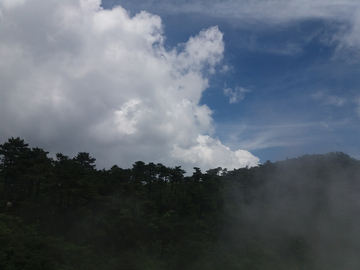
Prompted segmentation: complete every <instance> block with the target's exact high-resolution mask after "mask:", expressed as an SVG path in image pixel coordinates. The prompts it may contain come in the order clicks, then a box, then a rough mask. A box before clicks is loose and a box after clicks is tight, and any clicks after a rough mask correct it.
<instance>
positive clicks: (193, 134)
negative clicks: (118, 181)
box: [0, 0, 258, 170]
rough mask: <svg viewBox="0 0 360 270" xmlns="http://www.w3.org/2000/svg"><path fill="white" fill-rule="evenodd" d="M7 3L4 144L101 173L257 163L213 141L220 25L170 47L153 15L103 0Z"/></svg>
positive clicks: (1, 43)
mask: <svg viewBox="0 0 360 270" xmlns="http://www.w3.org/2000/svg"><path fill="white" fill-rule="evenodd" d="M0 3H1V4H0V11H1V23H0V81H1V83H2V90H1V93H0V115H1V127H0V134H1V139H2V140H3V141H5V140H6V139H7V138H8V137H10V136H21V137H24V138H25V139H27V140H29V141H30V143H31V144H36V145H34V146H39V147H44V148H46V150H50V151H52V152H54V153H55V152H63V153H64V154H68V155H75V154H76V152H78V151H88V152H90V153H91V154H92V155H93V156H94V157H96V158H97V160H98V164H99V165H100V166H111V165H113V164H118V165H120V166H125V167H126V166H131V165H132V163H133V162H135V161H137V160H143V161H146V162H147V161H153V162H163V163H164V164H166V165H168V166H175V165H182V164H184V166H185V165H186V166H187V167H186V168H185V169H187V170H189V169H191V168H192V167H193V166H198V167H201V168H204V169H209V168H212V167H217V166H218V165H219V164H221V166H224V167H228V168H229V169H231V168H235V167H241V166H246V165H255V164H257V162H258V158H256V157H254V156H253V155H252V154H251V153H249V152H247V151H242V150H234V151H233V150H230V149H229V148H228V147H226V146H224V145H223V144H222V143H221V142H220V141H219V140H217V139H214V138H212V137H210V136H212V134H213V133H214V130H215V125H214V123H213V119H212V111H211V109H210V108H209V107H208V106H207V105H205V104H203V105H200V104H199V102H200V99H201V96H202V93H203V91H204V90H205V89H206V88H207V87H208V86H209V77H210V76H212V75H213V74H216V73H217V72H218V70H219V69H220V68H221V65H220V63H221V61H222V59H223V53H224V42H223V33H222V32H221V31H220V30H219V29H218V27H216V26H215V27H210V28H208V29H204V30H202V31H200V32H199V33H198V34H197V35H195V36H192V37H189V40H188V41H187V42H186V43H184V44H179V45H178V46H177V47H173V48H168V47H166V46H165V45H164V42H165V40H166V37H165V36H164V34H163V24H162V20H161V18H160V17H159V16H156V15H153V14H151V13H148V12H145V11H143V12H141V13H138V14H136V15H134V16H130V15H129V13H128V12H127V11H126V10H125V9H123V8H122V7H121V6H117V7H114V8H113V9H109V10H105V9H102V8H101V7H100V1H96V0H91V1H90V0H89V1H85V0H81V1H70V0H68V1H67V0H65V1H61V2H56V1H49V2H46V3H45V4H44V2H43V1H40V0H37V1H25V0H24V1H16V2H15V1H14V2H11V1H1V2H0ZM15 3H16V4H15ZM197 150H199V151H200V152H199V153H197V152H196V151H197ZM201 153H202V154H201ZM208 153H210V155H209V154H208Z"/></svg>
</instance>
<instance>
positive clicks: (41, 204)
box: [0, 138, 360, 270]
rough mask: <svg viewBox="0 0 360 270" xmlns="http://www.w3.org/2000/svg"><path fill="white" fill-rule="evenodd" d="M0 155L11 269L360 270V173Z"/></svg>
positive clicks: (303, 165)
mask: <svg viewBox="0 0 360 270" xmlns="http://www.w3.org/2000/svg"><path fill="white" fill-rule="evenodd" d="M47 154H48V153H47V152H46V151H44V150H43V149H40V148H30V147H29V145H28V144H26V143H25V142H24V140H22V139H20V138H10V139H9V140H8V141H7V142H5V143H3V144H1V145H0V158H1V159H0V166H1V167H0V183H1V185H0V188H1V190H0V191H1V197H0V206H1V205H2V206H1V210H0V269H4V270H10V269H11V270H13V269H24V270H25V269H26V270H27V269H34V270H35V269H36V270H39V269H62V270H68V269H74V270H75V269H76V270H78V269H86V270H88V269H109V270H111V269H114V270H115V269H116V270H118V269H126V270H132V269H134V270H135V269H141V270H143V269H144V270H145V269H148V270H151V269H156V270H161V269H171V270H176V269H198V270H202V269H204V270H210V269H211V270H215V269H219V270H220V269H221V270H232V269H243V270H256V269H264V270H271V269H276V270H281V269H284V270H291V269H327V270H329V269H342V270H344V269H360V263H359V252H360V245H359V243H360V241H359V240H360V233H359V232H358V229H359V227H360V217H359V216H360V215H359V214H360V204H359V198H360V197H359V195H360V190H359V187H360V185H359V184H360V182H359V180H360V178H359V177H360V162H359V161H357V160H355V159H353V158H351V157H349V156H348V155H346V154H344V153H329V154H326V155H306V156H302V157H300V158H297V159H289V160H286V161H281V162H276V163H271V162H266V163H265V164H262V165H259V166H258V167H253V168H242V169H236V170H233V171H227V170H226V169H222V168H216V169H212V170H209V171H207V172H201V170H200V169H199V168H194V172H193V174H192V175H191V176H186V175H185V172H184V171H183V170H182V169H181V167H175V168H169V167H166V166H164V165H162V164H154V163H148V164H145V163H144V162H141V161H138V162H136V163H135V164H134V165H133V167H132V168H131V169H122V168H119V167H118V166H116V165H114V166H113V167H112V168H111V169H109V170H105V169H104V170H97V169H96V166H95V159H94V158H92V157H91V156H90V154H89V153H86V152H81V153H78V155H76V156H75V157H74V158H70V157H68V156H65V155H63V154H60V153H59V154H57V155H56V158H55V159H52V158H49V157H48V156H47Z"/></svg>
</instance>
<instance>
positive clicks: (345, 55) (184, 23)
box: [103, 0, 360, 162]
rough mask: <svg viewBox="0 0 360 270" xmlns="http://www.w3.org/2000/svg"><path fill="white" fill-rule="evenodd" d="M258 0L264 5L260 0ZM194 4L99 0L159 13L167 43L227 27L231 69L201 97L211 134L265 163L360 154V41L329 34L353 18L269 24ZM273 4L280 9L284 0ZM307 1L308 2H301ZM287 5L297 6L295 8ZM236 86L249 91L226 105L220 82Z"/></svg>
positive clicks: (313, 18) (215, 78)
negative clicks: (347, 42)
mask: <svg viewBox="0 0 360 270" xmlns="http://www.w3.org/2000/svg"><path fill="white" fill-rule="evenodd" d="M214 2H217V1H212V2H211V1H210V3H214ZM253 2H254V1H253ZM255 2H257V3H259V5H258V7H261V2H265V1H255ZM268 2H271V1H268ZM289 2H291V1H289ZM315 2H317V3H318V4H319V6H320V7H317V8H318V9H319V12H321V11H323V12H324V13H326V9H327V8H329V7H331V6H334V7H335V6H336V5H340V6H342V7H343V8H344V9H348V8H349V6H350V5H351V4H353V5H354V6H355V7H356V9H357V11H356V12H358V10H359V6H360V4H356V2H355V1H354V2H343V1H333V2H327V1H315ZM166 3H169V2H166ZM194 3H198V4H199V3H201V4H200V5H203V6H206V4H204V2H200V1H190V2H189V1H188V2H183V1H180V2H178V6H175V5H166V4H164V1H150V2H147V3H146V4H144V2H141V1H135V2H134V1H132V2H129V1H114V0H112V1H103V6H104V7H105V8H111V7H112V6H114V5H122V6H123V7H125V8H126V9H127V10H129V11H130V13H131V14H135V13H138V12H140V11H141V10H143V9H144V10H148V11H150V12H152V13H154V14H159V15H160V16H161V18H162V20H163V24H164V25H165V34H166V37H167V40H166V42H167V43H168V44H169V45H170V46H174V45H176V44H178V43H181V42H186V40H187V38H188V37H189V36H192V35H196V33H197V32H199V31H201V30H202V29H205V28H208V27H211V26H214V25H217V26H218V27H219V30H220V31H221V32H223V33H224V43H225V53H224V62H226V63H227V64H228V65H229V66H230V67H231V71H230V72H227V73H226V74H221V73H218V74H216V75H215V76H213V77H212V78H211V85H210V87H209V88H208V89H207V90H206V91H205V92H204V93H203V96H202V99H201V102H202V103H203V104H207V105H208V106H209V107H210V109H211V110H213V111H214V113H213V119H214V121H215V122H216V126H217V128H216V135H217V136H218V137H219V138H220V139H221V140H222V141H223V142H226V143H227V144H228V145H231V146H232V147H234V148H236V147H238V148H242V149H249V150H251V152H252V153H253V154H255V155H256V156H258V157H260V160H261V161H262V162H264V161H266V160H267V159H269V160H272V161H276V160H279V159H285V158H286V157H296V156H299V155H303V154H312V153H327V152H330V151H343V152H346V153H348V154H350V155H352V156H353V157H356V158H360V154H359V152H360V151H359V150H360V145H359V140H358V135H359V131H360V129H359V114H358V113H356V110H357V107H358V104H357V103H356V102H354V101H355V100H356V99H357V98H358V96H359V85H360V72H359V71H360V69H359V67H360V66H359V61H358V56H359V55H358V52H357V50H358V48H343V49H339V44H341V40H332V39H335V37H336V36H337V35H346V31H351V29H352V28H355V27H356V26H354V25H352V22H351V19H350V17H346V16H343V17H342V16H341V15H339V16H331V15H330V14H328V16H326V15H327V14H325V16H316V15H313V16H311V14H304V15H303V18H301V17H302V16H299V17H300V18H294V19H292V18H291V15H289V18H286V19H284V21H282V22H280V23H276V24H272V22H271V19H269V18H268V20H267V18H266V17H267V16H264V19H262V18H258V17H259V16H260V14H259V13H261V12H264V11H263V10H260V11H259V10H256V9H254V10H251V12H253V13H254V14H253V15H254V18H252V16H251V14H250V15H248V18H243V16H241V15H242V14H239V15H238V17H236V16H235V17H234V16H231V14H229V17H227V16H226V14H222V15H218V14H216V10H215V11H213V12H211V11H210V12H209V11H208V12H205V11H204V12H201V7H200V8H199V9H200V11H199V9H194V11H193V12H192V11H191V5H193V4H194ZM218 3H219V4H220V5H224V6H225V5H227V4H229V5H231V6H233V7H234V8H235V9H236V6H237V4H238V8H239V9H241V8H243V6H246V5H247V4H246V1H242V3H241V1H238V2H236V1H223V3H220V1H218ZM248 3H249V5H250V2H248ZM272 3H273V7H274V8H277V7H279V8H281V1H272ZM327 3H328V4H327ZM342 3H343V5H342ZM307 4H310V1H304V2H303V5H305V6H306V5H307ZM183 7H187V8H183ZM182 9H183V11H182ZM204 9H205V7H204ZM292 11H293V12H295V13H296V9H295V8H294V10H292ZM356 12H355V13H356ZM240 13H241V12H240ZM339 13H340V12H339ZM350 14H351V12H350V13H346V15H350ZM273 16H274V17H276V16H277V15H276V14H273ZM353 16H355V15H353ZM344 29H345V30H344ZM342 31H345V32H342ZM342 50H343V51H342ZM236 87H242V88H245V89H247V90H249V91H248V92H246V93H244V98H243V99H242V100H241V101H239V102H236V103H232V104H229V97H227V96H226V95H224V88H232V89H235V88H236Z"/></svg>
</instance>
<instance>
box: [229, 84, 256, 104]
mask: <svg viewBox="0 0 360 270" xmlns="http://www.w3.org/2000/svg"><path fill="white" fill-rule="evenodd" d="M225 87H226V86H225ZM247 92H250V90H249V89H245V88H243V87H239V86H236V87H235V89H234V90H233V89H231V88H228V87H226V88H224V94H225V96H227V97H229V102H230V104H231V103H238V102H240V101H241V100H243V99H244V98H245V93H247Z"/></svg>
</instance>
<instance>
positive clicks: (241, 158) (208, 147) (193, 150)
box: [172, 135, 259, 169]
mask: <svg viewBox="0 0 360 270" xmlns="http://www.w3.org/2000/svg"><path fill="white" fill-rule="evenodd" d="M172 155H173V157H174V158H175V159H178V160H179V161H182V162H184V161H185V162H186V163H188V164H196V163H198V164H200V165H201V167H202V168H207V169H210V168H214V165H215V164H217V166H218V167H222V168H227V169H234V168H238V167H245V166H254V165H256V164H258V163H259V159H258V158H257V157H254V156H253V155H252V154H251V153H250V152H248V151H245V150H237V151H235V152H233V151H231V150H230V149H229V148H228V147H226V146H224V145H222V144H221V142H220V141H219V140H216V139H213V138H211V137H209V136H204V135H198V137H197V139H196V144H195V145H193V146H192V147H190V148H187V149H183V148H181V147H178V146H177V145H175V146H174V150H173V151H172Z"/></svg>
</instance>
